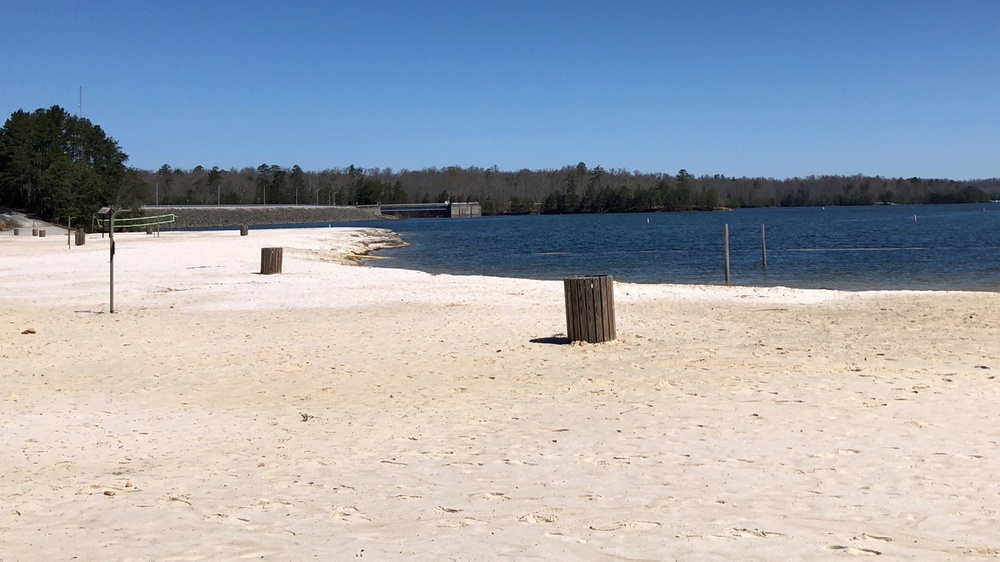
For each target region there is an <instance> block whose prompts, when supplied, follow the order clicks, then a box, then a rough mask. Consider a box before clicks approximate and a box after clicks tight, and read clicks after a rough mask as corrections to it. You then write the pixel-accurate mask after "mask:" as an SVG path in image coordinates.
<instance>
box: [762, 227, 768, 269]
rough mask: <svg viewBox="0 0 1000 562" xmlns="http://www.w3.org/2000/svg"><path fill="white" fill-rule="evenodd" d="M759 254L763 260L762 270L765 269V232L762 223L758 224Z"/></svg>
mask: <svg viewBox="0 0 1000 562" xmlns="http://www.w3.org/2000/svg"><path fill="white" fill-rule="evenodd" d="M760 256H761V259H762V260H763V262H764V270H765V271H767V233H766V231H765V230H764V225H760Z"/></svg>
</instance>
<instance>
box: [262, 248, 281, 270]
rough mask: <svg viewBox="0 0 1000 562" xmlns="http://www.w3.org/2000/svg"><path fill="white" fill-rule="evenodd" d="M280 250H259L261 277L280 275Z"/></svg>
mask: <svg viewBox="0 0 1000 562" xmlns="http://www.w3.org/2000/svg"><path fill="white" fill-rule="evenodd" d="M281 254H282V248H261V249H260V273H261V275H271V274H272V273H281Z"/></svg>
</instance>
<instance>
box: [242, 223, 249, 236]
mask: <svg viewBox="0 0 1000 562" xmlns="http://www.w3.org/2000/svg"><path fill="white" fill-rule="evenodd" d="M247 234H250V227H249V226H248V225H245V224H241V225H240V236H246V235H247Z"/></svg>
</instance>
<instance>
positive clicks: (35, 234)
mask: <svg viewBox="0 0 1000 562" xmlns="http://www.w3.org/2000/svg"><path fill="white" fill-rule="evenodd" d="M31 235H32V236H38V229H37V228H32V229H31Z"/></svg>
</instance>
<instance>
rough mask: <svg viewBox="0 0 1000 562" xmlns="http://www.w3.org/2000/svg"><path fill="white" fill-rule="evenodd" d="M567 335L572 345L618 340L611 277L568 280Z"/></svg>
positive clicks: (601, 276)
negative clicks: (616, 338) (580, 342)
mask: <svg viewBox="0 0 1000 562" xmlns="http://www.w3.org/2000/svg"><path fill="white" fill-rule="evenodd" d="M563 287H564V289H565V297H566V332H567V333H566V335H567V336H568V337H569V339H570V341H585V342H589V343H600V342H606V341H611V340H613V339H615V292H614V280H613V279H612V277H611V276H610V275H596V276H586V277H566V278H565V279H563Z"/></svg>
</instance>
